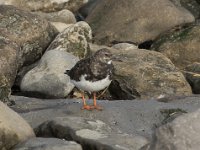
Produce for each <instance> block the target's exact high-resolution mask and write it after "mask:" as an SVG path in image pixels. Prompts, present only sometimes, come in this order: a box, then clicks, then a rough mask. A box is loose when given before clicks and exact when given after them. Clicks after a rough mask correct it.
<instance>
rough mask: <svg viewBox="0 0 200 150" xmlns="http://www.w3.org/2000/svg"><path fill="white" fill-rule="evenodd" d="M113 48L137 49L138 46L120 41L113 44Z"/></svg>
mask: <svg viewBox="0 0 200 150" xmlns="http://www.w3.org/2000/svg"><path fill="white" fill-rule="evenodd" d="M112 48H115V49H120V50H128V49H137V48H138V47H137V46H136V45H134V44H129V43H118V44H115V45H113V46H112Z"/></svg>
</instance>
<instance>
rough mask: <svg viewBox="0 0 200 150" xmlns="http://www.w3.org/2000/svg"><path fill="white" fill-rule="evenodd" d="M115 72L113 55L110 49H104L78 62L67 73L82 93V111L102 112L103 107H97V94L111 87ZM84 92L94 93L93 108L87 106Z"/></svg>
mask: <svg viewBox="0 0 200 150" xmlns="http://www.w3.org/2000/svg"><path fill="white" fill-rule="evenodd" d="M113 71H114V67H113V64H112V54H111V52H110V51H109V50H108V49H106V48H103V49H100V50H98V51H97V52H96V53H94V55H92V56H91V57H88V58H85V59H82V60H80V61H78V62H77V63H76V65H75V66H74V67H73V68H72V69H71V70H67V71H66V72H65V74H68V75H69V77H70V79H71V82H72V83H73V84H74V85H75V86H76V87H77V88H78V89H80V90H81V91H82V100H83V107H82V109H87V110H92V109H97V110H102V107H101V106H98V105H97V102H96V92H97V91H100V90H103V89H105V88H106V87H108V86H109V85H110V83H111V81H112V74H113ZM84 91H87V92H90V93H93V98H94V99H93V105H92V106H90V105H87V104H86V100H85V97H84Z"/></svg>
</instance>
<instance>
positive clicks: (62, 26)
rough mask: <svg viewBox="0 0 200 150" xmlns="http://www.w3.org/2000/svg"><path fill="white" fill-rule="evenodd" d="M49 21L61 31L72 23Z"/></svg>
mask: <svg viewBox="0 0 200 150" xmlns="http://www.w3.org/2000/svg"><path fill="white" fill-rule="evenodd" d="M50 23H51V24H52V25H53V26H54V27H55V28H56V29H57V30H58V32H63V31H64V30H65V29H66V28H68V27H69V26H71V25H72V24H65V23H62V22H50Z"/></svg>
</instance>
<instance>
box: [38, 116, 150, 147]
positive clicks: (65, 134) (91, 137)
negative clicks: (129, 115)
mask: <svg viewBox="0 0 200 150" xmlns="http://www.w3.org/2000/svg"><path fill="white" fill-rule="evenodd" d="M35 132H36V134H37V136H43V137H52V136H55V137H57V138H61V139H63V138H64V139H66V140H74V141H76V142H78V143H80V144H81V145H82V147H83V149H88V150H89V149H96V150H101V149H104V150H124V149H131V150H137V149H139V148H140V147H141V146H143V145H144V144H145V143H146V142H147V141H146V140H145V139H144V138H142V137H138V138H136V137H135V138H134V137H133V136H131V135H128V134H124V133H121V132H119V131H113V130H112V129H111V128H110V127H109V126H108V125H106V124H105V123H104V122H102V121H100V120H92V119H85V118H81V117H58V118H55V119H54V120H52V121H47V122H44V123H43V124H41V125H40V126H39V127H37V128H36V129H35ZM138 143H139V144H138Z"/></svg>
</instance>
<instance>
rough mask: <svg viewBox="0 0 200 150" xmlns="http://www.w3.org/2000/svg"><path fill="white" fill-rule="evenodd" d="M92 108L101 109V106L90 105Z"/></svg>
mask: <svg viewBox="0 0 200 150" xmlns="http://www.w3.org/2000/svg"><path fill="white" fill-rule="evenodd" d="M91 108H92V109H96V110H103V107H101V106H98V105H93V106H91Z"/></svg>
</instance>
